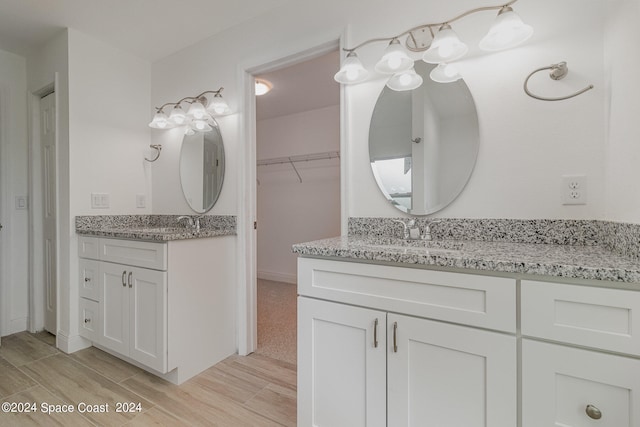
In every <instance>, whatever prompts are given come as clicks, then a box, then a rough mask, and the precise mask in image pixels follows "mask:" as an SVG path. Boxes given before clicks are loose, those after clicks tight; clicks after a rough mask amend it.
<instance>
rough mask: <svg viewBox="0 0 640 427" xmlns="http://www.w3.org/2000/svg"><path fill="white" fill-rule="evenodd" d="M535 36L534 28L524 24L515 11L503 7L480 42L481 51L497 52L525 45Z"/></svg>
mask: <svg viewBox="0 0 640 427" xmlns="http://www.w3.org/2000/svg"><path fill="white" fill-rule="evenodd" d="M532 35H533V28H532V27H531V26H530V25H527V24H525V23H524V22H522V19H520V17H519V16H518V14H516V13H515V12H514V11H513V9H511V8H510V7H508V6H505V7H503V8H502V9H500V12H498V16H497V17H496V20H495V21H494V22H493V25H491V28H490V29H489V32H488V33H487V35H486V36H484V37H483V38H482V40H480V49H482V50H488V51H496V50H502V49H508V48H510V47H514V46H517V45H519V44H521V43H524V42H525V41H527V40H528V39H529V37H531V36H532Z"/></svg>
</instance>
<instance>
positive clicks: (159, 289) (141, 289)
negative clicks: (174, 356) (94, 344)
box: [127, 267, 167, 372]
mask: <svg viewBox="0 0 640 427" xmlns="http://www.w3.org/2000/svg"><path fill="white" fill-rule="evenodd" d="M129 273H131V278H130V280H129V277H127V279H128V282H127V286H128V290H129V319H130V322H131V325H130V340H131V341H130V347H129V357H131V358H132V359H134V360H137V361H138V362H140V363H143V364H144V365H146V366H149V367H150V368H152V369H155V370H157V371H160V372H166V361H167V356H166V355H167V322H166V320H165V319H166V318H167V273H166V272H163V271H155V270H149V269H146V268H135V267H129V270H128V273H127V276H129Z"/></svg>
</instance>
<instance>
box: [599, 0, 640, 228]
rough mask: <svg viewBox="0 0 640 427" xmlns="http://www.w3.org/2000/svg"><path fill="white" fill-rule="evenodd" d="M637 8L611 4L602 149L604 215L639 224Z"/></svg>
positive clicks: (623, 0) (627, 0)
mask: <svg viewBox="0 0 640 427" xmlns="http://www.w3.org/2000/svg"><path fill="white" fill-rule="evenodd" d="M639 21H640V4H639V3H638V2H637V1H633V0H620V1H615V2H611V9H610V13H609V20H608V22H607V31H606V38H605V61H604V63H605V70H606V81H607V85H608V89H609V94H608V95H609V96H608V98H607V99H606V100H605V105H606V106H607V107H608V108H607V113H608V118H609V123H608V127H607V131H608V139H607V146H606V163H605V165H606V170H607V179H606V183H607V185H606V191H605V193H606V206H607V210H606V217H607V219H610V220H614V221H623V222H633V223H640V186H639V185H638V181H639V180H640V167H639V166H638V165H639V164H640V123H639V120H638V119H639V118H640V96H639V95H640V79H638V70H639V69H640V50H639V49H638V40H640V28H639V27H638V22H639Z"/></svg>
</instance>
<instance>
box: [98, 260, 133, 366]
mask: <svg viewBox="0 0 640 427" xmlns="http://www.w3.org/2000/svg"><path fill="white" fill-rule="evenodd" d="M100 267H101V268H100V276H101V281H102V283H101V284H102V295H101V301H100V310H101V313H100V319H101V320H102V327H101V331H102V332H101V334H100V337H99V340H98V342H99V343H100V344H101V345H103V346H105V347H106V348H108V349H111V350H113V351H116V352H118V353H121V354H124V355H127V354H129V323H130V322H129V316H130V314H129V287H128V285H127V276H128V273H129V270H128V269H129V268H130V267H128V266H126V265H120V264H111V263H107V262H103V263H101V265H100Z"/></svg>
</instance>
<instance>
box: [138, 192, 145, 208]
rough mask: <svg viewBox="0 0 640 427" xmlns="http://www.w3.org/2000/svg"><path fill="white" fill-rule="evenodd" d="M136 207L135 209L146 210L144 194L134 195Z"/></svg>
mask: <svg viewBox="0 0 640 427" xmlns="http://www.w3.org/2000/svg"><path fill="white" fill-rule="evenodd" d="M136 207H137V208H146V207H147V196H146V195H144V194H136Z"/></svg>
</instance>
